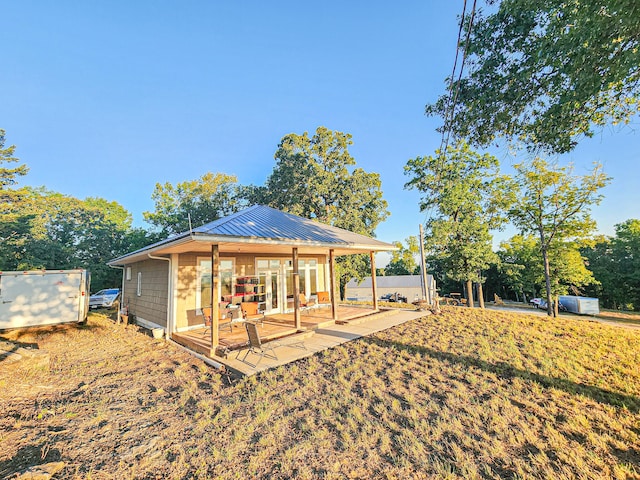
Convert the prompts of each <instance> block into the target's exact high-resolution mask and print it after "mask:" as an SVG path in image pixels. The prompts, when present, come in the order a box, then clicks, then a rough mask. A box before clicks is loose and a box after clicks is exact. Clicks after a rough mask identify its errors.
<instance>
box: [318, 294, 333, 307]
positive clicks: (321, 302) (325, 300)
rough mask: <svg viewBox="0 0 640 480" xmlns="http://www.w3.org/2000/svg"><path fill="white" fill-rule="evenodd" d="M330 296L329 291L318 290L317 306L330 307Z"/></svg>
mask: <svg viewBox="0 0 640 480" xmlns="http://www.w3.org/2000/svg"><path fill="white" fill-rule="evenodd" d="M330 306H331V298H330V297H329V292H318V308H323V307H330Z"/></svg>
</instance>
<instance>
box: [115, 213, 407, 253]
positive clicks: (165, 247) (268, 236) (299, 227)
mask: <svg viewBox="0 0 640 480" xmlns="http://www.w3.org/2000/svg"><path fill="white" fill-rule="evenodd" d="M214 243H215V244H218V245H219V246H220V249H221V251H224V248H227V249H228V251H238V252H247V253H248V252H250V251H251V250H252V249H260V248H261V249H262V252H264V250H265V249H269V252H270V253H283V252H285V251H288V252H290V251H291V250H290V249H291V248H292V247H303V248H306V249H307V252H308V253H318V252H319V251H320V250H321V249H324V251H326V250H327V249H334V250H335V251H336V254H338V255H340V254H342V255H344V254H349V253H363V252H367V251H389V250H396V247H395V246H394V245H391V244H389V243H386V242H381V241H379V240H376V239H374V238H370V237H367V236H365V235H360V234H358V233H353V232H350V231H348V230H344V229H342V228H337V227H333V226H331V225H325V224H323V223H320V222H316V221H314V220H310V219H308V218H303V217H299V216H297V215H292V214H290V213H285V212H282V211H280V210H276V209H275V208H271V207H267V206H264V205H254V206H252V207H249V208H246V209H244V210H242V211H240V212H237V213H234V214H232V215H229V216H227V217H224V218H220V219H218V220H215V221H213V222H210V223H207V224H205V225H202V226H200V227H197V228H194V229H193V230H192V231H190V232H184V233H181V234H179V235H176V236H173V237H169V238H167V239H166V240H163V241H161V242H158V243H156V244H153V245H149V246H148V247H145V248H143V249H140V250H138V251H136V252H132V253H129V254H127V255H124V256H122V257H119V258H116V259H114V260H111V261H110V262H109V264H110V265H124V264H125V263H132V262H135V261H140V260H143V259H145V258H148V255H149V254H154V255H158V254H160V255H162V254H167V253H180V252H188V251H205V250H204V248H205V247H206V246H208V245H210V244H214ZM301 253H302V252H301Z"/></svg>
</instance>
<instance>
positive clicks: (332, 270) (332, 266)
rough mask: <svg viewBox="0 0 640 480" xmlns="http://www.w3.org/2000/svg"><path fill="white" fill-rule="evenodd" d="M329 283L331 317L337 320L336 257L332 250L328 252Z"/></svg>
mask: <svg viewBox="0 0 640 480" xmlns="http://www.w3.org/2000/svg"><path fill="white" fill-rule="evenodd" d="M329 282H330V283H331V315H332V316H333V320H334V321H337V320H338V293H337V291H336V257H335V254H334V251H333V249H332V250H329Z"/></svg>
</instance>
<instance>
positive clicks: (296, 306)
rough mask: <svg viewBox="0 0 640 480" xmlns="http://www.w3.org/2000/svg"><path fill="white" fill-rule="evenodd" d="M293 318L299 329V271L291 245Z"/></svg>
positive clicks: (296, 251) (295, 254)
mask: <svg viewBox="0 0 640 480" xmlns="http://www.w3.org/2000/svg"><path fill="white" fill-rule="evenodd" d="M293 318H294V320H295V324H296V330H300V272H299V271H298V248H297V247H293Z"/></svg>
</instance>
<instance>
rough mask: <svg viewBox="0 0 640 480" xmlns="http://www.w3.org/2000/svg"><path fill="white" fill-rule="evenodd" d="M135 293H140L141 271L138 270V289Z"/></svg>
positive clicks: (139, 294)
mask: <svg viewBox="0 0 640 480" xmlns="http://www.w3.org/2000/svg"><path fill="white" fill-rule="evenodd" d="M136 295H138V296H141V295H142V272H138V289H137V290H136Z"/></svg>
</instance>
